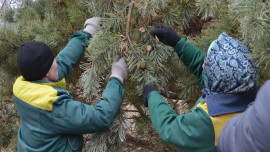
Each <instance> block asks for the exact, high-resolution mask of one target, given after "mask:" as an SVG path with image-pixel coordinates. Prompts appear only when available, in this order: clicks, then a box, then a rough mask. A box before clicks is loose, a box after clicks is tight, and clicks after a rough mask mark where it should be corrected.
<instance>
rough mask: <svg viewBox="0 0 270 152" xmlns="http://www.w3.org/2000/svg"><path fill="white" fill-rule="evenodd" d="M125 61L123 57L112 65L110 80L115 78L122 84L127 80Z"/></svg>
mask: <svg viewBox="0 0 270 152" xmlns="http://www.w3.org/2000/svg"><path fill="white" fill-rule="evenodd" d="M126 65H127V64H126V60H125V58H124V57H122V58H120V59H119V60H118V61H117V60H116V61H114V62H113V63H112V74H111V76H110V78H116V79H117V80H119V81H120V82H121V83H122V84H124V82H125V80H127V73H128V72H127V66H126Z"/></svg>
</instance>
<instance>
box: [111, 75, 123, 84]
mask: <svg viewBox="0 0 270 152" xmlns="http://www.w3.org/2000/svg"><path fill="white" fill-rule="evenodd" d="M113 78H114V79H116V80H117V81H119V82H120V83H121V84H123V79H122V78H121V77H119V76H115V75H111V76H110V79H113Z"/></svg>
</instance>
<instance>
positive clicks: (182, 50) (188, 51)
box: [174, 38, 205, 85]
mask: <svg viewBox="0 0 270 152" xmlns="http://www.w3.org/2000/svg"><path fill="white" fill-rule="evenodd" d="M174 51H175V52H176V53H177V55H178V56H179V59H180V60H182V61H183V63H184V64H185V65H186V66H187V67H188V68H189V70H191V72H192V73H193V74H195V75H196V77H197V79H198V80H199V82H200V83H201V84H202V85H204V83H203V78H202V72H203V68H202V65H203V62H204V57H205V52H203V51H202V50H200V49H198V48H197V47H196V46H194V45H193V44H191V43H190V42H188V41H186V39H185V38H182V39H181V40H180V41H179V42H178V44H177V45H176V47H175V48H174Z"/></svg>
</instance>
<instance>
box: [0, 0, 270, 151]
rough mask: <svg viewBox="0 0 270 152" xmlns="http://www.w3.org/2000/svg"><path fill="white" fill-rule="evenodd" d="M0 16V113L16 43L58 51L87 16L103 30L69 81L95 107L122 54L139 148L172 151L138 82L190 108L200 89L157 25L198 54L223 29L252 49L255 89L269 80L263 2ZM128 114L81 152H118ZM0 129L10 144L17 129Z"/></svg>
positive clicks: (28, 8)
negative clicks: (95, 19)
mask: <svg viewBox="0 0 270 152" xmlns="http://www.w3.org/2000/svg"><path fill="white" fill-rule="evenodd" d="M0 14H1V20H3V21H4V24H3V27H0V72H1V73H4V75H5V76H4V77H1V78H0V84H1V86H0V91H1V92H0V101H1V108H5V106H3V105H6V104H7V103H9V102H4V101H7V100H6V99H11V94H12V84H13V82H14V80H15V78H16V77H17V76H18V75H19V73H18V71H17V62H16V55H17V51H18V48H19V46H20V44H21V43H23V42H25V41H33V40H35V41H43V42H45V43H47V44H48V45H49V46H50V47H51V48H52V50H53V51H54V53H55V54H57V53H58V52H59V51H60V50H61V49H62V48H63V47H64V46H65V45H66V43H67V41H68V38H69V37H70V35H71V34H73V33H74V32H75V31H76V30H80V29H82V28H83V23H84V21H85V19H87V18H89V17H93V16H99V17H102V30H101V31H100V32H98V33H97V35H95V37H94V38H93V39H91V42H90V45H89V47H88V48H87V50H86V52H85V56H84V59H83V60H82V61H83V62H82V63H81V64H80V69H79V68H78V67H79V66H78V65H77V66H76V68H75V69H74V70H73V71H72V72H71V76H70V77H69V80H68V82H69V83H72V84H76V83H77V80H78V77H79V76H80V79H79V85H80V86H81V87H82V90H83V95H84V98H85V101H83V102H86V103H88V104H91V105H95V104H96V102H97V101H98V100H97V99H98V98H99V97H100V96H101V93H102V91H103V89H104V88H105V85H106V83H107V81H108V79H109V76H110V70H111V63H112V62H113V61H114V59H115V58H117V57H120V56H124V57H125V58H126V60H127V68H128V72H129V77H128V81H127V82H126V84H125V89H126V95H125V100H124V104H125V105H127V104H130V105H132V106H134V107H135V108H136V109H137V110H138V113H139V114H140V115H138V116H133V117H132V118H129V119H132V121H133V123H135V130H134V133H133V134H134V136H135V137H136V138H138V139H144V140H147V141H149V143H152V144H150V145H149V146H148V148H147V149H146V150H145V151H177V150H176V148H175V147H174V146H172V145H170V144H168V143H165V142H163V141H162V140H161V139H160V137H159V136H158V134H157V133H156V132H155V130H154V128H153V126H152V125H151V121H150V119H149V113H148V110H147V109H145V108H144V107H143V105H142V101H141V92H142V88H143V85H144V84H145V83H153V84H156V85H157V86H158V88H159V89H160V91H161V92H166V91H169V92H172V93H175V94H177V95H178V97H179V99H181V100H184V101H185V102H186V103H188V104H189V105H190V107H191V106H192V105H193V104H194V102H195V101H196V99H197V98H198V97H199V96H200V90H201V89H202V86H201V85H200V84H199V83H198V81H197V80H196V78H195V76H193V75H192V73H191V72H190V71H189V70H188V69H187V68H186V67H185V66H184V65H183V63H182V62H181V61H179V59H178V57H177V54H176V53H174V52H173V49H172V48H170V47H167V46H165V45H163V44H162V43H160V42H159V41H158V40H157V39H156V38H155V37H152V36H150V35H149V31H150V30H151V29H152V28H154V27H155V26H156V24H158V23H163V24H166V25H169V26H172V27H173V28H174V29H175V30H176V31H177V32H178V34H179V35H180V36H182V37H185V38H187V40H189V41H191V42H192V43H193V44H194V45H195V46H197V47H198V48H200V49H202V50H203V51H207V49H208V46H209V44H210V43H211V42H212V41H213V40H215V39H216V38H217V36H218V35H219V34H220V33H221V32H223V31H225V32H227V33H228V34H229V35H231V36H234V37H236V38H238V39H239V40H241V41H242V42H243V43H244V44H246V45H247V46H248V47H249V48H250V49H251V50H252V52H253V54H254V56H255V58H256V61H257V65H258V67H259V72H260V79H259V82H260V83H259V84H260V85H261V84H262V83H263V82H265V81H266V80H267V79H269V78H270V72H269V70H268V69H269V68H270V64H269V59H270V47H269V46H270V36H269V33H270V4H269V1H267V0H227V1H222V0H216V1H210V0H181V1H179V0H136V1H135V0H118V1H115V0H56V1H52V0H36V1H32V0H23V5H22V7H19V8H10V7H7V8H5V9H3V10H1V12H0ZM0 26H1V25H0ZM82 72H83V73H82ZM3 103H4V104H3ZM6 114H9V113H6ZM11 115H12V114H11ZM1 116H3V115H1ZM5 116H6V115H5ZM126 117H127V116H125V111H124V110H123V109H121V110H120V111H119V113H118V114H117V116H116V118H115V120H114V121H113V123H112V125H111V127H110V128H109V129H108V130H106V131H104V132H101V133H95V134H91V138H90V140H89V141H87V142H86V143H87V144H86V150H87V151H121V150H124V148H125V146H126V144H125V143H127V139H126V129H127V128H126V126H125V125H126V121H127V119H126ZM2 118H3V117H1V120H2ZM4 120H5V119H4ZM0 124H1V125H2V124H3V125H4V126H3V128H6V129H7V130H6V132H5V134H2V132H1V136H0V137H1V141H2V142H1V144H2V145H3V144H8V142H9V141H8V138H10V137H11V135H12V134H13V133H12V132H14V129H16V127H15V126H13V127H14V128H12V127H10V126H12V124H14V122H13V120H12V121H11V120H10V121H5V123H0ZM8 125H10V126H8ZM7 126H8V127H7ZM1 128H2V126H1ZM8 128H9V129H11V130H8ZM2 139H3V140H2ZM137 146H138V147H139V146H140V145H137ZM142 151H143V150H142Z"/></svg>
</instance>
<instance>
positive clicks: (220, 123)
mask: <svg viewBox="0 0 270 152" xmlns="http://www.w3.org/2000/svg"><path fill="white" fill-rule="evenodd" d="M197 107H201V108H202V109H203V110H204V111H205V112H206V113H207V114H208V109H207V104H206V102H204V103H203V104H201V103H198V104H197ZM241 113H242V112H237V113H232V114H224V115H219V116H216V117H211V116H210V115H209V114H208V116H209V117H210V119H211V120H212V123H213V126H214V129H215V146H217V142H218V138H219V135H220V133H221V131H222V129H223V128H224V127H225V125H226V124H227V121H228V120H229V119H231V118H232V117H234V116H236V115H239V114H241Z"/></svg>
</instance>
